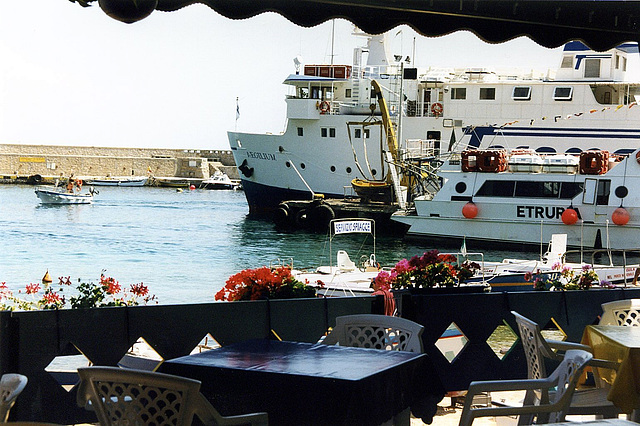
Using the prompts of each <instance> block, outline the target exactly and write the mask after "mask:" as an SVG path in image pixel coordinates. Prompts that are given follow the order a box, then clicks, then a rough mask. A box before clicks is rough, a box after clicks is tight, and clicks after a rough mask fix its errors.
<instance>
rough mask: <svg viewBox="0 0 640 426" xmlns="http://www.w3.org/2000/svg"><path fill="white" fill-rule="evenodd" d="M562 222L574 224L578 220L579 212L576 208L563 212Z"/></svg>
mask: <svg viewBox="0 0 640 426" xmlns="http://www.w3.org/2000/svg"><path fill="white" fill-rule="evenodd" d="M561 218H562V223H564V224H565V225H573V224H574V223H576V222H577V221H578V212H577V211H575V209H572V208H568V209H566V210H565V211H563V212H562V216H561Z"/></svg>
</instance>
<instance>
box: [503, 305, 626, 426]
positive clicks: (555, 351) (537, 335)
mask: <svg viewBox="0 0 640 426" xmlns="http://www.w3.org/2000/svg"><path fill="white" fill-rule="evenodd" d="M511 313H512V314H513V315H514V316H515V317H516V323H517V324H518V330H519V332H520V340H521V341H522V346H523V347H524V353H525V357H526V358H527V370H528V378H529V379H543V378H545V377H547V371H546V367H545V363H544V359H545V358H550V359H552V360H556V361H561V360H562V359H563V358H564V356H566V355H563V352H565V351H567V350H571V349H578V350H583V351H586V352H589V353H590V352H592V350H591V348H590V347H589V346H587V345H583V344H580V343H572V342H563V341H558V340H548V339H545V338H544V336H543V335H542V333H541V331H540V326H539V325H538V324H537V323H535V322H533V321H531V320H530V319H528V318H526V317H524V316H522V315H520V314H518V313H517V312H515V311H511ZM589 365H590V366H592V367H602V368H613V369H616V368H617V367H618V364H617V363H614V362H610V361H605V360H598V359H591V360H589ZM596 373H597V370H596V369H594V375H596ZM595 380H596V384H597V385H600V387H596V388H592V389H579V390H577V391H576V392H575V393H574V395H573V399H572V401H571V405H570V406H569V408H568V414H572V415H597V416H603V417H605V418H614V417H617V416H618V415H619V414H620V413H621V412H620V409H618V408H617V407H616V406H615V405H613V403H612V402H611V401H608V400H607V394H608V393H609V389H608V388H606V387H602V386H603V385H604V384H602V383H600V380H599V379H598V377H597V376H596V377H595ZM540 398H541V395H540V393H539V392H534V391H528V392H527V393H526V395H525V402H524V403H525V404H534V403H535V402H536V401H538V400H540ZM528 422H529V419H527V418H526V416H523V417H521V422H520V424H527V423H528Z"/></svg>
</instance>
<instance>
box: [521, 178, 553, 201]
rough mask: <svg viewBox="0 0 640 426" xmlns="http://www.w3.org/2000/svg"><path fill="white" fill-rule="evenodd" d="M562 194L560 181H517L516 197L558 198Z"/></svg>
mask: <svg viewBox="0 0 640 426" xmlns="http://www.w3.org/2000/svg"><path fill="white" fill-rule="evenodd" d="M559 196H560V182H530V181H519V182H517V183H516V197H523V198H541V197H542V198H558V197H559Z"/></svg>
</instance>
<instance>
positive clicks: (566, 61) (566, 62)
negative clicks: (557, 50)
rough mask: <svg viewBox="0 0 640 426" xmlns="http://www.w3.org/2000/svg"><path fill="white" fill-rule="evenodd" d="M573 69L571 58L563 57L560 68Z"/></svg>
mask: <svg viewBox="0 0 640 426" xmlns="http://www.w3.org/2000/svg"><path fill="white" fill-rule="evenodd" d="M572 67H573V56H563V57H562V64H561V65H560V68H572Z"/></svg>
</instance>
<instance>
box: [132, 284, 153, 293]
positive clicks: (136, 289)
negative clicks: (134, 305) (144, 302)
mask: <svg viewBox="0 0 640 426" xmlns="http://www.w3.org/2000/svg"><path fill="white" fill-rule="evenodd" d="M131 293H133V294H134V295H135V296H146V295H147V294H149V288H148V287H147V286H146V285H144V284H142V283H138V284H131Z"/></svg>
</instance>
